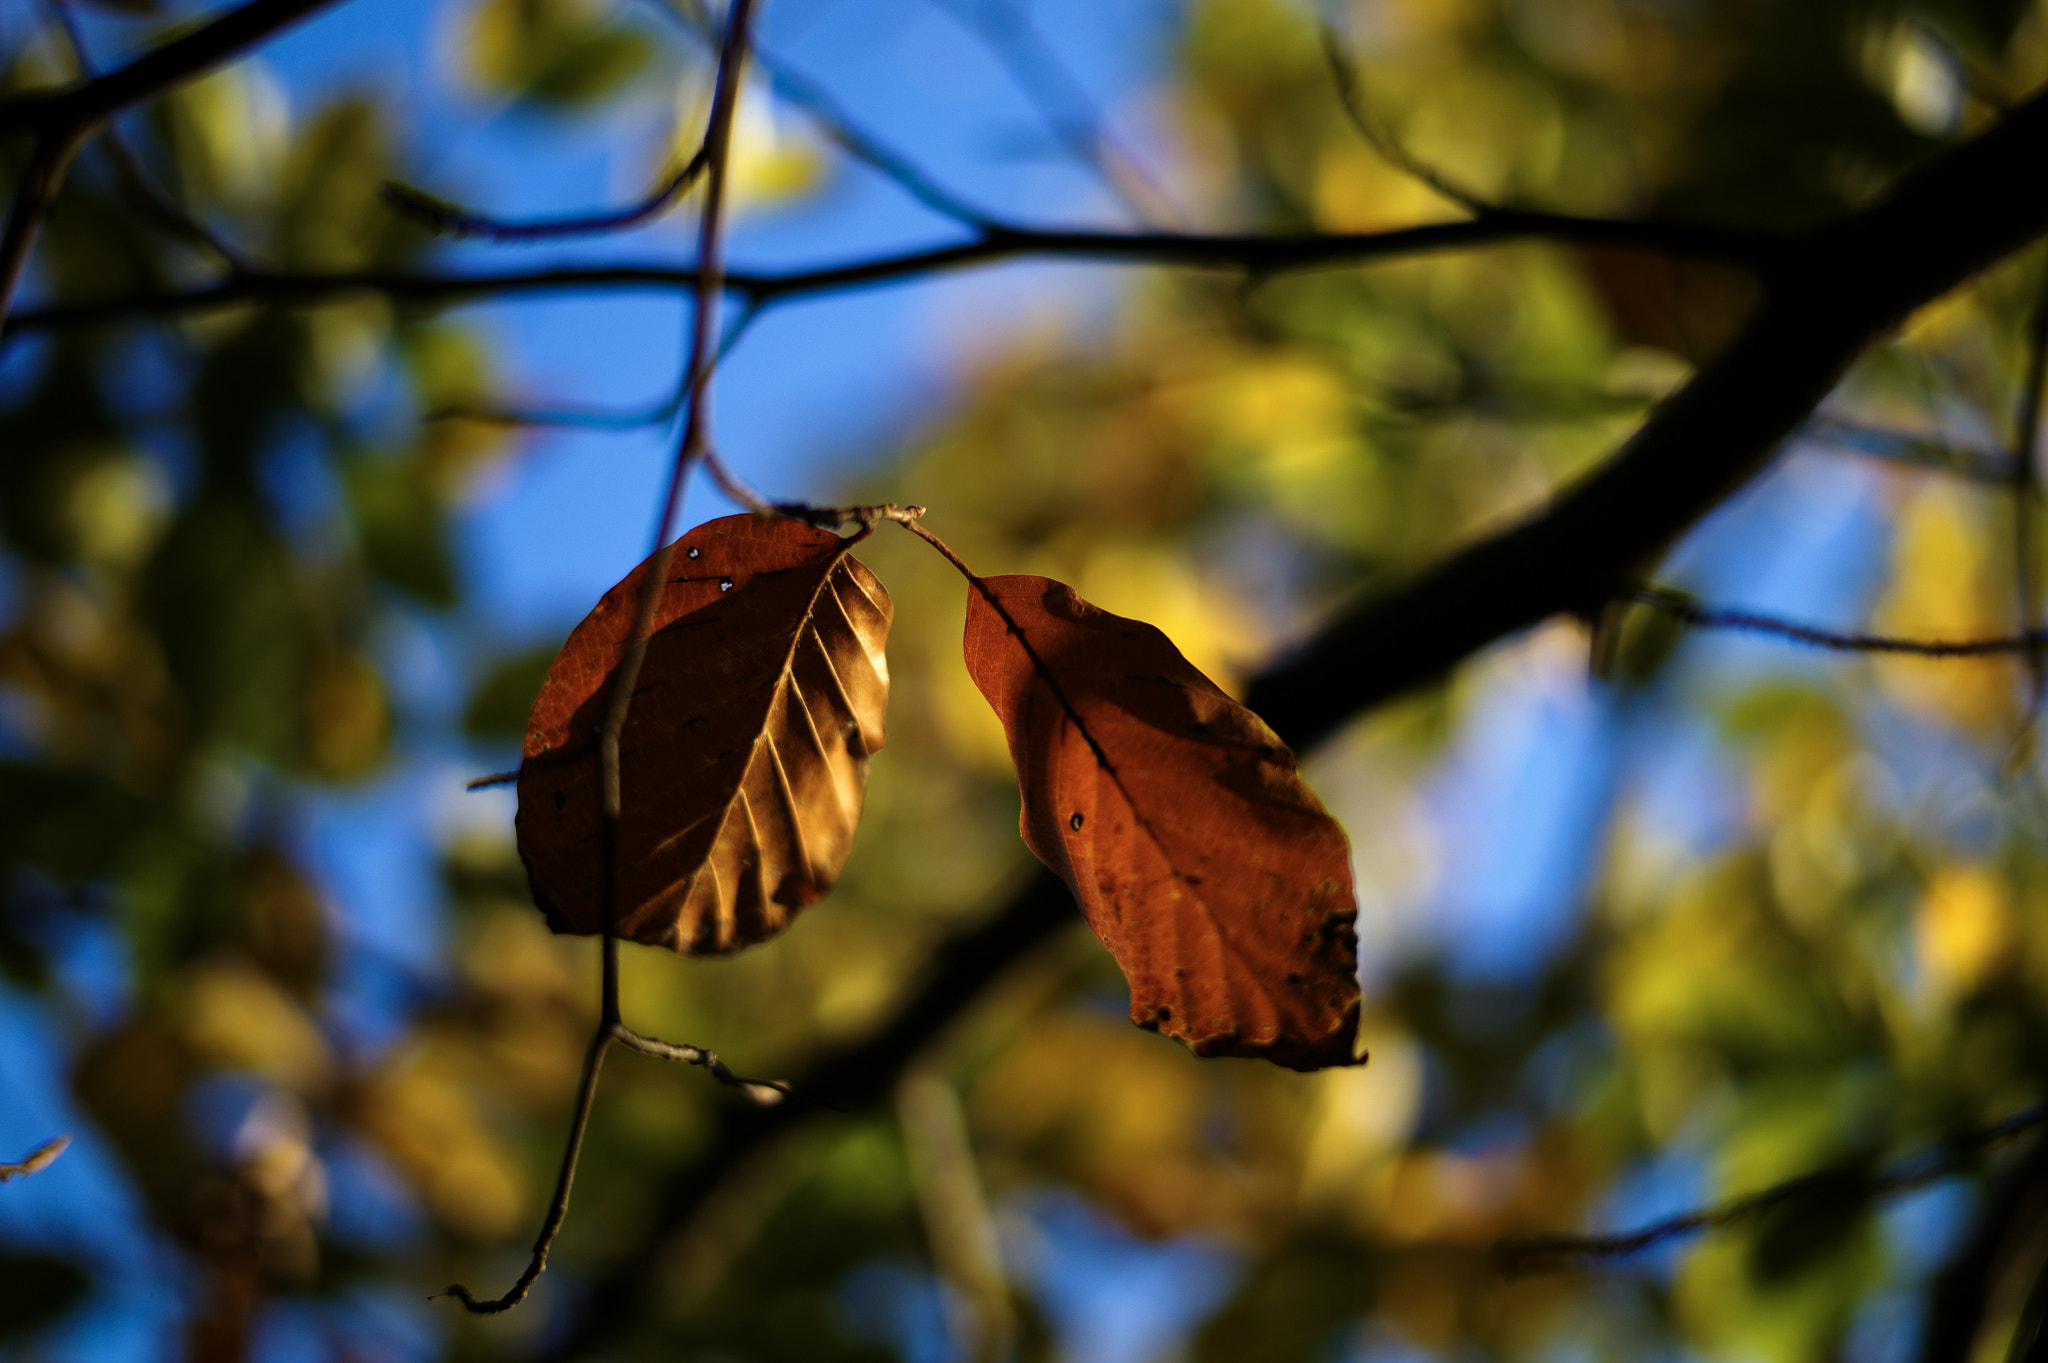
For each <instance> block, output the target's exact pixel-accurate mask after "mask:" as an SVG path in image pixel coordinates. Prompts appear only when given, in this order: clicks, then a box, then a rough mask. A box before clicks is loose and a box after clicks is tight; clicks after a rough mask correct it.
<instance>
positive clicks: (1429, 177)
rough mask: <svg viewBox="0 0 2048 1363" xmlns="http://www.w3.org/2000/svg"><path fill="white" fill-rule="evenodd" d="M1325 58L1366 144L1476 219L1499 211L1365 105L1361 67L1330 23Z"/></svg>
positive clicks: (1339, 97) (1324, 31) (1324, 32)
mask: <svg viewBox="0 0 2048 1363" xmlns="http://www.w3.org/2000/svg"><path fill="white" fill-rule="evenodd" d="M1322 36H1323V59H1324V61H1325V62H1327V63H1328V64H1329V67H1330V79H1331V81H1332V82H1333V83H1334V84H1335V85H1336V87H1337V100H1338V102H1339V103H1341V104H1342V105H1343V106H1344V113H1345V116H1346V117H1347V118H1349V119H1350V120H1351V126H1352V127H1353V128H1356V129H1357V130H1358V135H1359V136H1360V137H1362V138H1364V139H1365V142H1366V145H1367V146H1369V147H1371V148H1372V149H1373V151H1374V152H1375V153H1377V154H1378V156H1379V158H1380V159H1381V160H1382V161H1385V162H1386V163H1387V164H1388V165H1390V166H1392V167H1393V168H1394V169H1396V170H1398V171H1400V172H1401V173H1402V174H1404V175H1406V176H1408V177H1409V178H1410V179H1413V180H1416V181H1418V182H1420V183H1421V184H1424V185H1427V186H1428V187H1429V188H1431V189H1433V190H1435V191H1436V192H1437V193H1438V194H1440V195H1442V196H1443V197H1444V198H1446V199H1449V200H1450V201H1451V202H1452V203H1454V204H1456V205H1457V206H1458V207H1460V208H1462V209H1464V210H1465V211H1466V212H1467V213H1470V214H1471V215H1472V216H1473V217H1475V218H1484V217H1487V216H1489V215H1491V214H1493V213H1497V212H1499V211H1500V210H1499V209H1497V208H1496V207H1494V205H1492V204H1490V203H1488V202H1487V201H1486V200H1485V199H1482V198H1481V197H1479V196H1478V195H1477V194H1474V193H1472V192H1471V191H1470V190H1468V189H1465V188H1463V187H1461V186H1459V185H1455V184H1452V183H1451V182H1450V181H1449V180H1447V179H1445V178H1444V176H1443V175H1442V173H1441V172H1439V171H1437V170H1436V169H1435V168H1434V167H1432V166H1427V165H1424V164H1423V163H1422V162H1421V161H1418V160H1416V159H1415V158H1414V157H1413V156H1411V155H1409V153H1408V149H1407V148H1406V147H1403V146H1402V145H1401V143H1400V140H1399V139H1398V138H1396V137H1395V136H1394V135H1393V134H1392V133H1391V132H1389V131H1388V130H1387V126H1386V124H1384V123H1383V122H1381V121H1380V119H1379V117H1378V116H1377V115H1376V114H1374V113H1373V111H1372V109H1371V108H1370V107H1369V106H1368V105H1367V104H1366V102H1365V97H1364V95H1363V93H1362V92H1361V91H1360V89H1359V79H1358V67H1357V65H1356V63H1354V62H1353V61H1352V60H1351V54H1350V53H1348V52H1346V51H1345V50H1344V43H1343V39H1341V38H1340V37H1338V36H1337V30H1336V29H1334V28H1332V27H1331V26H1330V25H1328V24H1324V25H1322Z"/></svg>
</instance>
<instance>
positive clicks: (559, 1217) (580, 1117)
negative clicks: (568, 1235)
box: [427, 1023, 612, 1315]
mask: <svg viewBox="0 0 2048 1363" xmlns="http://www.w3.org/2000/svg"><path fill="white" fill-rule="evenodd" d="M611 1044H612V1029H611V1028H610V1027H609V1026H608V1025H606V1024H604V1023H600V1024H599V1025H598V1029H597V1031H596V1033H595V1034H593V1035H592V1036H591V1038H590V1045H589V1046H588V1047H587V1048H586V1049H585V1050H584V1052H583V1081H582V1082H581V1083H580V1084H578V1085H577V1088H576V1113H575V1115H574V1116H573V1117H571V1118H570V1119H569V1143H568V1145H567V1146H566V1147H565V1148H564V1149H563V1151H562V1167H561V1169H560V1171H559V1172H558V1173H556V1175H555V1195H554V1197H553V1198H552V1199H550V1200H549V1202H548V1214H547V1216H546V1218H544V1219H543V1220H542V1221H541V1223H540V1234H539V1235H538V1236H537V1237H535V1239H534V1242H533V1257H532V1258H531V1259H529V1260H528V1261H527V1264H526V1271H525V1272H523V1273H521V1274H520V1275H519V1281H517V1282H515V1283H513V1284H512V1288H511V1290H510V1291H508V1292H506V1293H505V1295H504V1296H502V1297H493V1298H491V1299H489V1300H488V1301H486V1300H480V1299H478V1298H477V1297H476V1296H475V1295H474V1294H473V1293H471V1292H470V1290H469V1289H468V1288H466V1287H464V1286H463V1285H462V1284H461V1283H453V1284H450V1286H449V1288H448V1290H447V1291H446V1292H442V1293H438V1294H436V1295H435V1296H432V1297H429V1298H427V1300H428V1301H438V1300H440V1298H441V1297H453V1298H455V1300H457V1301H459V1302H461V1303H462V1305H463V1309H465V1310H467V1311H471V1312H474V1313H476V1314H477V1315H495V1314H496V1313H498V1312H500V1311H509V1310H511V1309H512V1308H513V1307H515V1306H517V1305H519V1303H521V1302H523V1301H525V1300H526V1294H527V1293H529V1292H531V1291H532V1290H533V1285H534V1283H535V1282H536V1281H537V1280H538V1279H539V1278H540V1275H541V1273H542V1272H543V1271H544V1270H545V1269H546V1268H547V1266H548V1251H549V1250H550V1249H552V1248H553V1247H554V1243H555V1236H556V1235H557V1234H558V1233H559V1232H560V1231H561V1229H562V1221H563V1220H564V1218H566V1217H567V1216H568V1215H569V1187H570V1185H571V1184H573V1183H574V1182H575V1181H576V1160H577V1157H578V1156H580V1155H581V1154H582V1153H583V1135H584V1132H586V1131H587V1130H589V1129H590V1109H591V1107H592V1105H593V1104H594V1103H595V1102H596V1100H597V1077H598V1074H599V1073H600V1072H601V1071H602V1070H603V1069H604V1053H605V1052H606V1051H607V1050H609V1049H610V1047H611Z"/></svg>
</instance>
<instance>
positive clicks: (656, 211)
mask: <svg viewBox="0 0 2048 1363" xmlns="http://www.w3.org/2000/svg"><path fill="white" fill-rule="evenodd" d="M704 163H705V162H704V149H703V148H702V147H699V148H698V149H697V154H696V155H694V156H692V157H691V158H690V159H689V160H688V161H687V162H686V163H684V165H683V168H682V169H681V170H678V171H677V172H676V173H675V174H673V175H671V176H669V178H668V179H667V180H666V181H664V182H663V183H662V184H661V185H660V186H659V187H658V188H657V189H655V190H654V192H653V193H651V194H649V195H648V196H647V197H646V198H644V199H641V200H640V201H639V202H638V203H635V204H632V205H629V206H628V207H625V208H616V209H607V210H603V211H600V212H596V213H584V214H575V215H571V216H568V217H560V218H536V219H532V220H530V221H526V222H516V221H512V220H509V219H505V218H494V217H491V216H489V215H487V214H483V213H476V212H473V211H471V210H469V209H466V208H461V207H458V206H457V205H455V204H451V203H449V202H447V201H446V200H444V199H437V198H435V197H434V196H433V195H431V194H427V193H423V192H422V191H420V190H417V189H414V188H413V187H412V186H410V185H402V184H400V183H398V182H397V181H396V180H387V181H386V182H385V184H384V190H383V197H384V202H385V203H386V204H389V205H390V206H391V209H392V211H394V212H396V213H398V214H399V215H400V216H402V217H405V218H408V219H410V220H411V221H413V222H416V223H418V224H419V225H420V226H422V227H424V228H426V229H427V230H428V231H429V232H432V233H434V234H435V235H437V236H448V237H454V238H456V239H457V240H461V239H463V238H465V237H480V238H482V239H483V240H485V241H490V242H495V243H497V244H499V245H503V246H511V245H523V244H525V243H528V242H536V241H552V240H555V239H556V238H559V237H576V236H596V235H599V234H601V233H605V232H623V231H625V230H626V229H628V228H631V227H638V226H640V225H641V224H643V223H647V222H651V221H653V220H654V219H655V218H658V217H660V216H661V215H662V214H663V213H665V212H667V211H668V210H669V208H670V207H671V206H673V205H674V204H675V202H676V201H677V200H678V199H680V198H682V197H683V195H684V194H685V193H687V192H688V191H689V188H690V186H691V185H693V184H695V183H696V182H697V178H698V177H699V176H700V175H702V174H703V173H704Z"/></svg>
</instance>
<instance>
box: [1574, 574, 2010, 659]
mask: <svg viewBox="0 0 2048 1363" xmlns="http://www.w3.org/2000/svg"><path fill="white" fill-rule="evenodd" d="M1615 599H1616V600H1617V601H1627V602H1633V603H1634V604H1636V605H1639V606H1649V607H1650V608H1652V609H1653V610H1656V611H1659V612H1661V613H1663V614H1665V615H1668V616H1670V617H1671V618H1672V619H1674V620H1678V621H1681V622H1683V623H1684V624H1687V625H1690V626H1691V627H1692V628H1694V629H1732V630H1740V631H1742V632H1743V633H1745V634H1767V635H1771V636H1773V637H1775V638H1779V639H1789V640H1791V641H1792V642H1793V643H1798V644H1810V645H1811V646H1813V647H1814V648H1824V649H1828V650H1829V651H1831V652H1835V653H1903V654H1906V655H1908V656H1909V657H1914V658H1987V657H1996V656H1999V655H2001V654H2007V653H2029V652H2032V651H2034V650H2037V649H2039V648H2040V647H2041V645H2042V643H2043V641H2044V638H2048V635H2044V634H2043V632H2042V631H2040V630H2032V631H2029V632H2028V633H2025V634H2001V635H1994V636H1992V637H1990V638H1985V639H1902V638H1899V637H1897V636H1896V635H1890V634H1863V633H1856V632H1848V633H1841V632H1837V631H1834V630H1826V629H1818V628H1816V627H1814V626H1812V625H1802V624H1799V623H1797V622H1795V621H1791V620H1782V619H1779V618H1778V617H1777V616H1774V615H1759V614H1757V613H1755V612H1754V611H1741V610H1722V609H1718V608H1715V607H1709V606H1702V605H1700V604H1699V603H1698V602H1697V601H1695V600H1693V598H1691V597H1690V596H1687V595H1686V594H1684V593H1683V592H1675V591H1672V590H1670V589H1669V588H1665V587H1629V588H1624V589H1623V590H1621V591H1618V592H1616V593H1615Z"/></svg>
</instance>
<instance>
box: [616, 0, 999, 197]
mask: <svg viewBox="0 0 2048 1363" xmlns="http://www.w3.org/2000/svg"><path fill="white" fill-rule="evenodd" d="M654 4H655V7H656V8H657V9H659V10H660V11H661V14H662V16H663V17H664V18H667V19H672V20H674V21H676V23H677V24H679V25H680V26H681V27H682V29H683V31H684V32H686V33H688V34H689V35H690V36H691V37H693V38H696V39H697V40H699V41H701V42H704V43H707V44H709V45H710V46H711V47H712V48H713V50H716V48H717V46H718V31H717V28H716V26H715V25H713V24H712V22H711V17H710V16H709V15H708V14H706V13H705V12H704V9H703V7H702V6H701V5H696V4H676V3H665V2H664V0H654ZM753 64H754V66H755V67H756V68H758V69H759V70H761V71H763V72H765V73H766V74H767V76H768V83H769V87H770V88H771V89H773V90H774V91H775V93H776V94H778V95H780V96H781V97H782V98H784V99H786V100H788V101H789V102H790V103H791V104H793V105H795V106H796V107H797V108H798V109H800V110H802V111H803V113H804V116H805V117H806V118H808V119H809V120H810V121H811V124H812V126H814V127H816V128H817V129H818V131H819V132H821V133H823V134H824V135H825V136H826V137H827V138H829V139H830V140H831V141H832V142H833V143H834V144H835V145H837V146H838V147H839V149H840V150H841V151H843V152H845V153H846V154H847V155H849V156H851V157H853V158H854V159H855V160H857V161H861V162H864V163H865V164H867V165H868V166H870V167H871V168H873V169H875V170H877V171H880V172H881V173H882V174H883V175H884V176H886V177H888V178H889V179H890V180H893V181H894V182H895V183H896V187H897V188H899V189H901V190H902V191H903V192H904V193H906V194H908V195H910V197H912V198H913V199H916V200H917V201H918V202H919V203H922V204H923V205H924V206H925V207H927V208H929V209H931V210H932V211H933V212H935V213H938V214H940V215H941V216H943V217H948V218H952V219H953V220H954V221H956V222H959V223H963V224H965V225H966V226H968V227H972V228H975V229H977V230H979V229H980V228H982V227H985V226H987V225H989V224H990V223H992V222H993V221H994V219H993V218H992V217H991V216H990V215H989V214H987V213H984V212H983V211H981V210H980V209H978V208H976V207H974V206H973V205H972V204H969V203H968V202H967V201H966V200H964V199H962V198H960V197H959V196H958V195H956V194H954V193H953V192H952V191H950V190H948V189H945V188H943V187H942V186H940V185H939V183H938V182H937V181H935V180H933V179H932V178H931V177H930V176H929V175H927V174H925V173H924V172H923V171H922V170H919V169H918V168H917V166H916V165H915V164H913V163H912V162H911V160H910V158H908V157H906V156H904V155H903V154H902V153H901V152H898V151H896V150H895V149H894V148H892V147H889V146H888V145H886V144H885V143H884V142H883V141H882V140H881V139H880V138H878V137H876V136H875V135H874V134H872V133H870V132H868V131H866V130H865V129H863V128H861V127H860V126H859V124H857V123H856V122H855V121H854V119H853V117H852V116H851V115H850V114H848V113H847V112H846V109H845V108H844V106H842V105H841V104H840V103H839V101H838V100H836V99H834V98H833V97H832V95H831V93H830V92H829V91H827V90H826V89H825V87H824V86H823V85H820V84H819V83H818V82H817V81H815V80H813V79H811V78H810V77H809V76H807V75H805V74H803V73H802V72H801V71H798V70H797V69H796V68H795V67H793V66H791V65H790V64H789V63H787V62H785V61H783V60H782V59H781V58H779V57H777V56H775V55H774V54H773V53H770V52H765V51H763V50H762V49H760V48H758V47H757V48H755V49H754V51H753Z"/></svg>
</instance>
